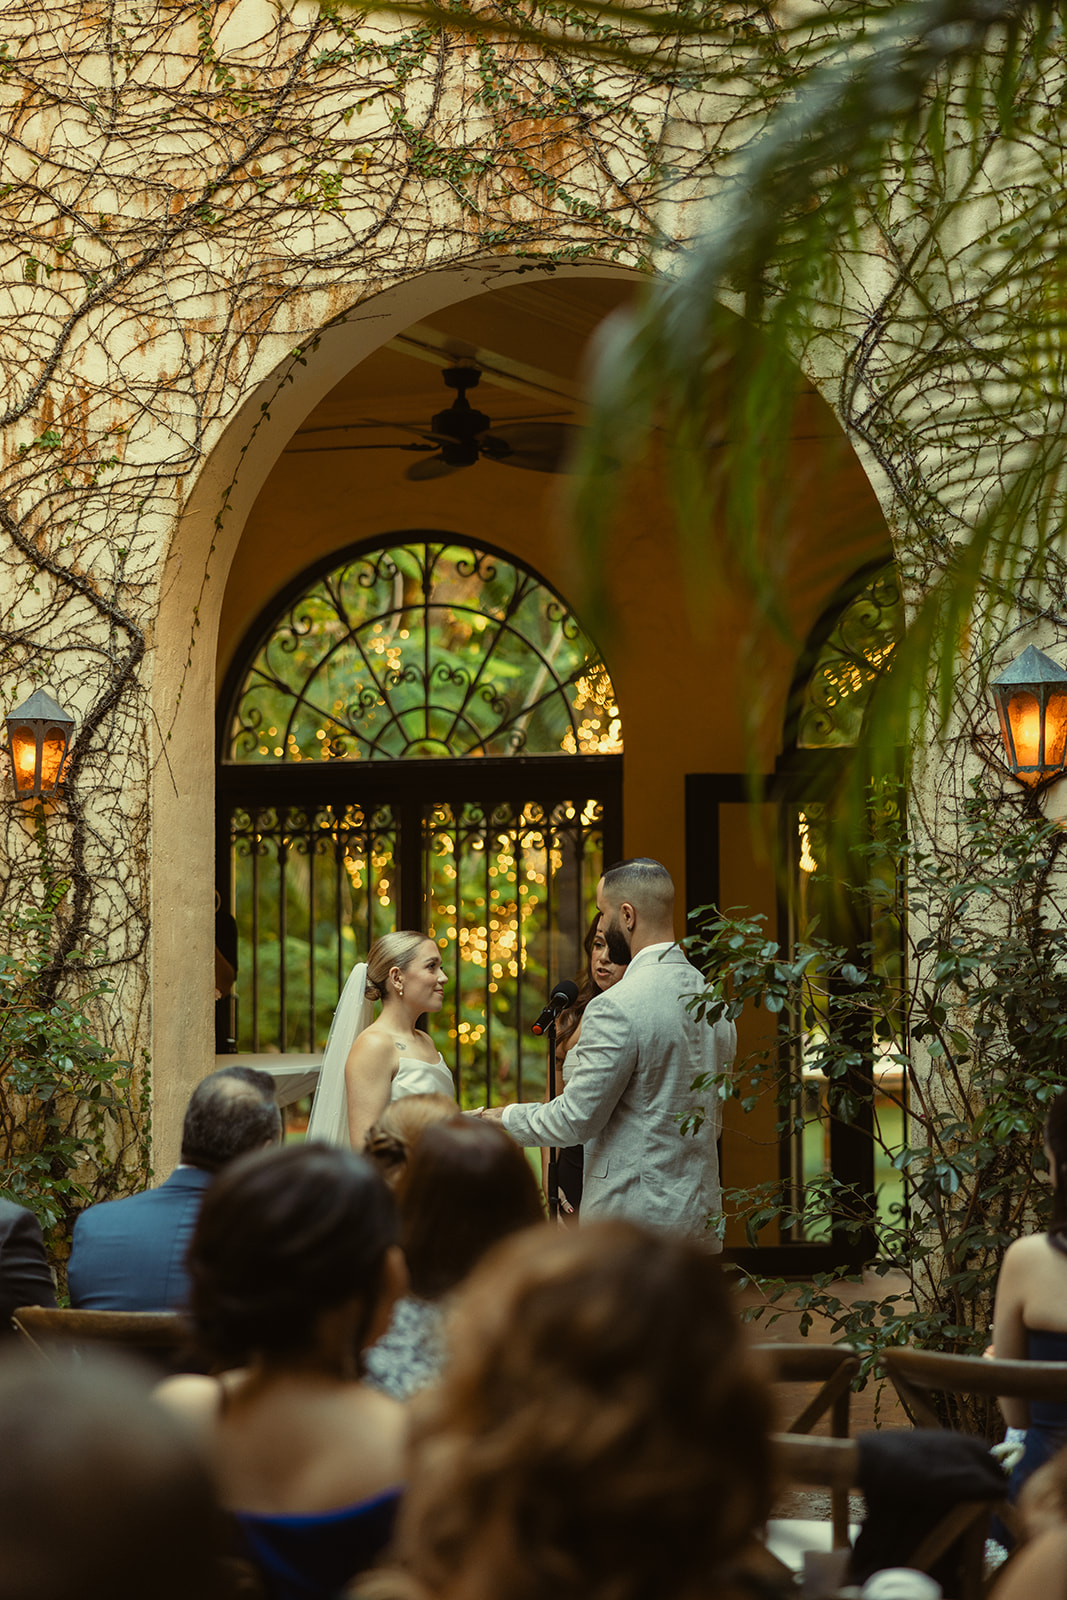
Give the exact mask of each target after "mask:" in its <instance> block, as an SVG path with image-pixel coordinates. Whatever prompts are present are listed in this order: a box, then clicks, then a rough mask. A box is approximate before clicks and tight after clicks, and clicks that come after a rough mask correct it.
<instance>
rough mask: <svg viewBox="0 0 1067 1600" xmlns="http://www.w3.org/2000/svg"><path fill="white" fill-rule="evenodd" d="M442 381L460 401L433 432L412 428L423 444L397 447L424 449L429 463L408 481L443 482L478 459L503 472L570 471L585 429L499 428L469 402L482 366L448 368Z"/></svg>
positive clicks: (559, 425)
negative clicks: (571, 455) (496, 464)
mask: <svg viewBox="0 0 1067 1600" xmlns="http://www.w3.org/2000/svg"><path fill="white" fill-rule="evenodd" d="M441 376H442V378H443V379H444V380H445V383H446V384H447V385H448V387H449V388H450V389H455V391H456V398H455V399H454V400H453V402H452V404H451V405H450V406H448V407H447V408H446V409H445V410H444V411H438V412H437V414H436V415H435V416H434V418H433V420H432V421H431V423H430V426H429V427H428V428H410V429H409V430H408V431H410V432H412V433H417V434H418V435H419V437H420V438H421V439H424V440H425V441H426V442H425V443H424V444H404V445H394V446H393V447H392V448H393V449H397V450H425V451H427V452H432V454H427V458H426V460H425V461H415V462H413V463H412V465H411V466H410V467H409V468H408V469H407V471H406V472H405V474H404V476H405V478H410V479H412V480H413V481H415V482H419V481H420V480H422V479H424V478H443V477H446V476H447V475H448V473H450V472H458V471H459V469H460V468H461V467H473V466H474V464H475V462H476V461H478V460H486V461H498V462H499V463H500V464H501V466H504V467H523V468H524V469H525V470H526V471H527V472H567V471H568V470H569V466H568V462H567V457H568V454H569V452H570V450H571V449H572V448H573V447H574V446H575V445H576V444H577V442H578V439H579V438H580V436H581V434H582V433H583V431H584V430H583V429H582V428H580V427H578V426H577V424H576V423H573V422H525V423H517V424H515V425H513V426H511V427H502V428H494V427H493V425H492V419H491V418H490V417H487V416H486V414H485V412H484V411H476V410H475V409H474V407H473V406H472V405H471V403H470V401H469V400H468V399H467V390H468V389H474V388H477V386H478V382H479V380H480V378H481V373H480V372H479V371H478V369H477V367H445V369H444V370H443V372H442V373H441Z"/></svg>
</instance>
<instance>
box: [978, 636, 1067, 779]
mask: <svg viewBox="0 0 1067 1600" xmlns="http://www.w3.org/2000/svg"><path fill="white" fill-rule="evenodd" d="M989 687H990V689H991V690H992V692H993V699H994V701H995V703H996V708H997V715H998V716H999V717H1000V735H1001V738H1002V739H1003V740H1004V749H1005V752H1006V754H1007V758H1008V766H1009V767H1010V768H1011V772H1012V776H1013V777H1015V778H1018V780H1019V782H1020V783H1025V784H1028V785H1029V786H1030V787H1031V788H1035V789H1036V788H1038V787H1039V786H1040V785H1041V784H1045V783H1049V782H1050V781H1051V780H1052V779H1053V778H1059V777H1062V775H1063V772H1064V767H1065V764H1067V672H1065V671H1064V669H1063V668H1062V667H1059V666H1057V665H1056V663H1055V661H1053V660H1052V659H1051V657H1050V656H1047V655H1045V653H1044V651H1042V650H1036V649H1035V648H1034V646H1033V645H1030V646H1028V648H1027V649H1025V650H1024V651H1023V653H1022V655H1021V656H1019V657H1018V659H1017V660H1015V661H1013V662H1012V664H1011V666H1010V667H1007V668H1006V669H1005V670H1004V671H1003V672H1002V673H1001V675H1000V677H999V678H994V680H993V682H992V683H991V684H990V686H989Z"/></svg>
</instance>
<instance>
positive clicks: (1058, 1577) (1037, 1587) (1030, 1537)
mask: <svg viewBox="0 0 1067 1600" xmlns="http://www.w3.org/2000/svg"><path fill="white" fill-rule="evenodd" d="M1017 1509H1018V1513H1019V1520H1020V1521H1021V1523H1022V1525H1023V1535H1024V1540H1023V1544H1022V1547H1021V1549H1019V1550H1018V1551H1016V1553H1015V1554H1014V1556H1013V1557H1012V1560H1011V1561H1010V1562H1009V1563H1008V1565H1007V1567H1006V1568H1005V1569H1004V1572H1003V1573H1002V1574H1001V1575H1000V1577H999V1578H998V1580H997V1582H996V1584H995V1585H994V1588H993V1600H1034V1597H1035V1596H1044V1595H1062V1594H1067V1450H1061V1451H1060V1452H1059V1454H1058V1455H1054V1456H1053V1457H1052V1459H1051V1461H1046V1463H1045V1465H1044V1466H1043V1467H1038V1469H1037V1471H1036V1472H1035V1473H1033V1474H1032V1475H1031V1477H1029V1478H1028V1479H1027V1481H1026V1482H1025V1483H1024V1484H1023V1487H1022V1490H1021V1491H1020V1494H1019V1500H1018V1507H1017Z"/></svg>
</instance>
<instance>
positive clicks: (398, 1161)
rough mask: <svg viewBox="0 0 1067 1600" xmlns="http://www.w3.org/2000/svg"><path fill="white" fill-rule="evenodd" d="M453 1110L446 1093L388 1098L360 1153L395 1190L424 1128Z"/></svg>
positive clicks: (452, 1101)
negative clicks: (388, 1100) (398, 1098)
mask: <svg viewBox="0 0 1067 1600" xmlns="http://www.w3.org/2000/svg"><path fill="white" fill-rule="evenodd" d="M455 1114H456V1102H455V1101H454V1100H452V1099H450V1098H449V1096H448V1095H447V1094H406V1095H404V1096H403V1097H402V1098H401V1099H400V1100H391V1101H390V1102H389V1104H388V1105H387V1106H386V1108H385V1110H384V1111H383V1112H382V1114H381V1116H380V1117H379V1118H378V1120H377V1122H376V1123H375V1124H374V1126H373V1128H371V1129H370V1131H369V1132H368V1134H367V1142H366V1144H365V1145H364V1146H363V1154H364V1155H365V1156H366V1157H367V1160H368V1161H373V1162H374V1165H375V1166H376V1167H377V1168H378V1171H379V1172H380V1173H381V1175H382V1177H383V1178H384V1179H385V1181H386V1183H387V1184H388V1185H389V1187H390V1189H393V1190H396V1188H397V1187H398V1186H399V1184H400V1180H401V1179H402V1178H403V1176H404V1173H405V1172H406V1171H407V1165H408V1161H409V1160H410V1159H411V1152H412V1150H413V1149H414V1148H415V1145H416V1144H417V1143H418V1141H419V1139H420V1138H421V1137H422V1135H423V1134H424V1133H425V1131H426V1129H427V1128H430V1127H432V1126H433V1124H434V1123H435V1122H446V1121H447V1120H448V1118H449V1117H454V1116H455Z"/></svg>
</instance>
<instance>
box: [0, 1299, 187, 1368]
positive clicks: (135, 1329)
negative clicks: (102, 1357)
mask: <svg viewBox="0 0 1067 1600" xmlns="http://www.w3.org/2000/svg"><path fill="white" fill-rule="evenodd" d="M11 1325H12V1327H13V1328H14V1330H15V1332H16V1333H17V1334H18V1335H19V1337H20V1338H21V1339H23V1340H24V1341H25V1343H27V1344H28V1345H30V1346H31V1347H32V1348H33V1349H34V1350H36V1351H37V1352H38V1354H39V1355H41V1356H43V1357H44V1358H45V1359H46V1360H50V1359H51V1357H50V1356H49V1353H48V1346H49V1345H51V1346H52V1347H53V1348H54V1347H56V1346H59V1345H63V1346H69V1345H79V1344H104V1345H112V1346H117V1347H120V1348H123V1349H133V1350H151V1351H164V1352H172V1353H173V1352H177V1351H178V1350H180V1349H181V1348H182V1347H183V1346H184V1345H185V1344H187V1343H188V1340H189V1324H188V1322H187V1320H186V1319H185V1317H183V1316H182V1315H181V1314H180V1313H178V1312H176V1311H70V1310H65V1309H59V1310H56V1309H54V1308H53V1307H51V1306H20V1307H19V1309H18V1310H17V1311H15V1312H13V1313H12V1317H11Z"/></svg>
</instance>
